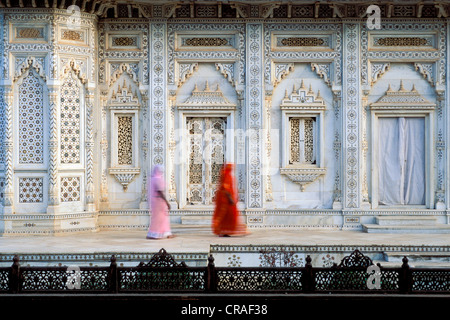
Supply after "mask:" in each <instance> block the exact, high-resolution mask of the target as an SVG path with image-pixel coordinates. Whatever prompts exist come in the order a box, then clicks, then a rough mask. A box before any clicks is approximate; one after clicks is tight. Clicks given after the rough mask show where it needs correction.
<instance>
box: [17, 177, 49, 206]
mask: <svg viewBox="0 0 450 320" xmlns="http://www.w3.org/2000/svg"><path fill="white" fill-rule="evenodd" d="M43 201H44V179H43V178H19V202H20V203H35V202H43Z"/></svg>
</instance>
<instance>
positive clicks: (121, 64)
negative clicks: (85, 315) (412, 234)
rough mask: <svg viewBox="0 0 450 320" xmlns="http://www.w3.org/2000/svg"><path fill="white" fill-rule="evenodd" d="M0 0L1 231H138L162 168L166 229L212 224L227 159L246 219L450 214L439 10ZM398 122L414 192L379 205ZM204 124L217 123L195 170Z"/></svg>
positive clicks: (332, 224)
mask: <svg viewBox="0 0 450 320" xmlns="http://www.w3.org/2000/svg"><path fill="white" fill-rule="evenodd" d="M0 3H1V4H2V5H0V31H1V34H2V35H3V37H2V38H1V40H0V49H1V52H2V54H1V57H0V62H1V64H0V65H1V69H0V104H1V108H0V117H1V122H0V139H1V140H2V143H1V146H0V188H1V192H0V195H1V202H0V203H1V205H0V212H1V219H0V231H1V233H2V234H4V235H24V234H25V235H35V234H64V233H66V232H88V231H98V230H111V229H115V230H117V229H119V230H128V229H138V230H145V229H146V228H147V226H148V221H149V213H148V205H147V180H148V177H149V175H150V173H151V169H152V167H153V166H154V165H156V164H160V165H163V166H164V168H165V177H166V181H167V196H168V198H169V201H170V202H171V208H172V210H171V221H172V223H174V224H183V219H184V218H185V217H192V216H197V217H200V218H202V217H203V218H204V219H205V221H208V220H207V219H208V218H210V215H211V212H212V210H213V205H214V204H213V201H212V196H213V193H214V189H215V182H214V181H215V180H214V179H215V178H214V177H215V175H217V168H218V164H220V163H221V161H230V162H233V163H235V164H236V181H237V187H238V192H239V200H240V201H239V208H240V209H241V211H242V213H243V215H244V216H245V219H246V222H247V224H248V225H249V227H251V228H324V229H352V230H353V229H354V230H361V229H362V225H363V224H367V223H373V222H374V221H375V217H377V216H398V215H410V216H433V217H435V218H436V221H437V222H439V223H441V224H448V223H449V221H448V211H449V200H448V199H449V185H448V183H449V179H448V171H449V161H448V158H449V157H448V156H449V155H448V148H446V144H447V143H448V142H447V141H448V138H449V130H448V129H447V126H448V115H447V109H448V105H449V103H448V94H447V92H448V90H449V88H448V83H447V73H448V68H449V67H448V65H449V64H448V61H447V60H448V54H449V48H450V46H449V31H448V30H449V29H448V28H449V20H448V18H447V16H448V13H447V12H448V11H449V8H448V7H446V6H445V5H440V4H437V5H435V6H430V5H425V6H423V5H420V4H417V5H392V6H391V5H389V4H380V7H381V9H382V13H381V18H382V19H381V24H380V28H379V29H371V28H369V23H368V16H367V15H366V14H364V10H365V6H364V5H351V4H347V5H344V4H342V5H336V6H332V5H328V4H326V5H325V4H324V5H320V4H319V5H318V6H314V5H309V4H303V3H302V2H299V3H296V4H289V5H285V4H283V5H280V4H273V5H269V4H264V5H263V4H253V3H251V2H248V3H247V2H243V3H239V4H238V3H236V4H225V3H224V4H221V3H220V4H211V5H208V4H202V5H194V4H192V5H186V4H176V3H171V2H169V3H168V4H164V5H163V4H154V5H143V4H133V5H131V4H122V3H119V4H110V5H104V4H101V5H100V4H97V3H91V2H83V3H81V2H80V3H77V4H76V5H75V9H77V8H78V9H77V10H75V11H71V10H69V9H68V8H67V7H68V6H67V5H65V4H64V3H58V2H57V1H54V2H53V5H52V4H51V3H50V4H49V5H48V6H45V5H43V6H42V7H40V8H39V5H38V7H32V6H31V5H30V6H28V5H27V4H26V5H25V7H22V8H21V7H20V6H19V5H17V6H15V2H14V1H12V5H11V2H8V3H9V4H8V5H3V3H2V2H1V1H0ZM56 4H58V5H56ZM80 9H81V10H80ZM419 10H420V11H419ZM402 86H403V87H402ZM389 88H390V89H389ZM401 88H404V89H405V92H406V91H408V92H409V93H404V94H403V91H402V90H401ZM390 90H391V91H390ZM400 96H401V97H400ZM399 99H403V100H399ZM402 101H403V102H402ZM381 102H382V103H381ZM405 116H406V117H412V116H416V117H423V118H424V119H425V120H424V121H425V129H424V130H425V145H424V148H425V149H424V150H426V155H425V163H426V167H425V169H424V170H425V178H424V182H423V188H424V190H425V191H424V194H425V196H424V201H423V203H420V205H407V204H406V205H400V206H398V205H396V206H385V205H380V201H379V198H380V194H379V191H378V182H377V181H378V175H379V172H378V169H375V168H376V161H377V160H376V159H377V152H378V151H377V150H378V149H377V148H378V144H377V143H378V142H377V141H378V135H379V130H378V128H379V119H380V117H394V118H395V117H397V118H398V117H405ZM197 124H198V125H201V126H205V128H206V127H207V126H208V125H211V126H212V127H211V128H216V129H217V128H218V126H222V127H221V129H220V130H222V131H220V130H219V131H220V132H219V133H217V132H215V134H217V136H215V139H216V140H215V143H216V144H215V145H214V146H217V148H216V149H210V146H208V145H207V144H204V145H203V144H202V145H200V144H199V147H198V149H195V150H197V151H196V152H198V154H197V158H199V159H202V160H201V163H202V166H201V168H202V169H198V168H200V167H199V166H195V165H194V163H193V162H190V161H194V160H191V158H190V157H194V158H195V157H196V155H195V154H194V153H195V152H193V151H192V150H194V149H189V148H190V143H194V142H195V141H197V140H195V139H200V140H201V139H203V140H201V141H209V140H208V139H209V137H210V136H208V135H209V134H210V133H211V132H214V131H208V130H206V129H205V130H204V131H203V132H201V133H197V136H195V133H194V131H192V132H190V131H189V130H190V128H191V127H190V126H192V125H197ZM214 126H215V127H214ZM211 130H212V129H211ZM220 139H223V141H222V140H220ZM200 140H198V141H200ZM193 141H194V142H193ZM195 143H197V142H195ZM202 143H204V142H202ZM211 150H213V151H211ZM214 157H215V158H214ZM194 158H192V159H194ZM197 158H195V159H197ZM211 159H213V160H212V161H213V162H214V161H215V162H214V163H213V164H212V162H211V163H210V162H209V161H210V160H211ZM196 168H197V169H196ZM195 170H197V171H195ZM202 170H203V171H202ZM214 170H216V171H214ZM195 177H197V178H198V179H200V180H201V181H200V182H198V181H197V182H196V183H194V182H192V181H194V178H195ZM202 179H203V180H202ZM205 179H206V180H205Z"/></svg>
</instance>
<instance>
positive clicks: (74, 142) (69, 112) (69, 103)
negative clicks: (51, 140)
mask: <svg viewBox="0 0 450 320" xmlns="http://www.w3.org/2000/svg"><path fill="white" fill-rule="evenodd" d="M80 92H81V90H80V87H79V86H78V83H77V79H76V76H75V74H74V73H73V71H71V72H70V74H69V75H68V76H67V78H66V79H65V81H64V83H63V85H62V87H61V123H60V126H61V163H67V164H69V163H80V142H81V141H80V129H81V127H80V104H81V97H80Z"/></svg>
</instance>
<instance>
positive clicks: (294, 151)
mask: <svg viewBox="0 0 450 320" xmlns="http://www.w3.org/2000/svg"><path fill="white" fill-rule="evenodd" d="M316 131H317V128H316V118H315V117H308V118H307V117H305V118H303V117H298V118H297V117H295V118H289V138H290V140H289V142H290V148H289V150H290V155H289V164H316V158H317V157H316V150H317V148H316V146H315V144H316V140H317V138H316Z"/></svg>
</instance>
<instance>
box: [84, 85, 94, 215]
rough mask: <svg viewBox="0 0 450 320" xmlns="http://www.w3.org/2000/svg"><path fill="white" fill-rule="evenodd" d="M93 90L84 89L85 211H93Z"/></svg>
mask: <svg viewBox="0 0 450 320" xmlns="http://www.w3.org/2000/svg"><path fill="white" fill-rule="evenodd" d="M93 112H94V90H93V88H86V143H85V147H86V211H94V210H95V204H94V133H93V130H94V119H93V118H94V115H93Z"/></svg>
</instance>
